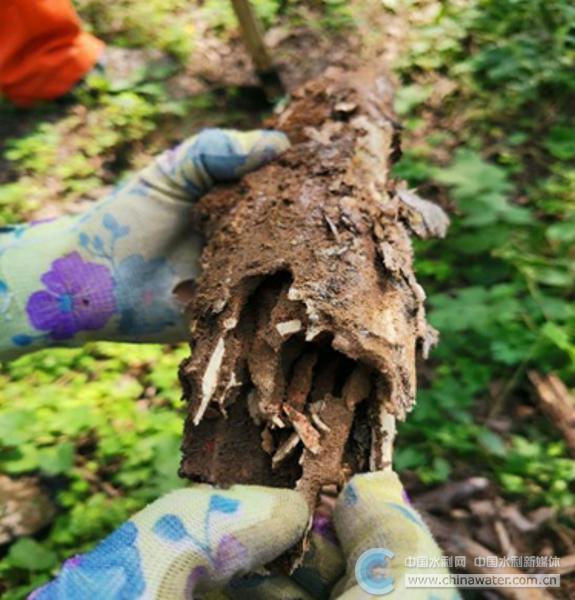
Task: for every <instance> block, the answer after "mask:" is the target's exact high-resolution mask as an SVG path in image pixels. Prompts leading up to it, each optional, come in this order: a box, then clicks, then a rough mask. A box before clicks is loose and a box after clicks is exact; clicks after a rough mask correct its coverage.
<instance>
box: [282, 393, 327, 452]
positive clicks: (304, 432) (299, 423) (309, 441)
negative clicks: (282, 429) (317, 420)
mask: <svg viewBox="0 0 575 600" xmlns="http://www.w3.org/2000/svg"><path fill="white" fill-rule="evenodd" d="M283 410H284V412H285V414H286V415H287V418H288V419H289V420H290V423H291V424H292V425H293V428H294V429H295V430H296V433H297V435H298V436H299V437H300V439H301V441H302V442H303V444H304V446H305V447H306V448H307V449H308V450H309V451H310V452H311V453H312V454H317V453H318V452H319V450H320V447H321V443H320V434H319V432H318V431H317V430H316V429H314V427H312V425H311V423H310V422H309V421H308V419H307V417H306V416H305V415H303V414H302V413H300V412H299V411H298V410H296V409H295V408H293V407H292V406H290V405H289V404H284V405H283Z"/></svg>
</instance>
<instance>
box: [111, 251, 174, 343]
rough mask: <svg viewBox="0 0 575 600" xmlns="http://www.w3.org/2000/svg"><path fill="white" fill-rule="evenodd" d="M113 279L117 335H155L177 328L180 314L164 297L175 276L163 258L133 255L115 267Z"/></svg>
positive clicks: (172, 285) (168, 292)
mask: <svg viewBox="0 0 575 600" xmlns="http://www.w3.org/2000/svg"><path fill="white" fill-rule="evenodd" d="M115 278H116V281H117V289H116V298H117V301H118V306H119V310H120V315H121V317H120V324H119V331H120V332H121V333H126V334H135V333H137V334H145V333H156V332H158V331H162V330H163V329H165V328H167V327H174V326H177V325H179V323H180V321H181V319H182V317H181V315H180V312H179V311H178V310H177V308H176V306H175V305H174V304H173V303H172V299H171V297H169V298H166V294H170V292H171V290H172V289H173V287H174V285H175V281H176V277H175V274H174V272H173V270H172V268H171V267H170V265H169V264H168V262H167V261H166V260H165V259H163V258H155V259H152V260H146V259H145V258H144V257H143V256H142V255H141V254H133V255H132V256H128V257H127V258H125V259H124V260H123V261H122V262H121V263H120V264H119V265H118V267H117V269H116V272H115ZM134 295H136V297H135V298H134Z"/></svg>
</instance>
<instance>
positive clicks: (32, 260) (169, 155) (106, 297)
mask: <svg viewBox="0 0 575 600" xmlns="http://www.w3.org/2000/svg"><path fill="white" fill-rule="evenodd" d="M288 146H289V142H288V140H287V138H286V137H285V136H284V135H283V134H282V133H279V132H275V131H266V130H259V131H251V132H246V133H242V132H237V131H232V130H219V129H206V130H204V131H203V132H201V133H200V134H199V135H197V136H195V137H192V138H190V139H189V140H187V141H185V142H183V143H182V144H181V145H179V146H178V147H177V148H175V149H172V150H168V151H167V152H164V153H163V154H161V155H160V156H159V157H157V158H156V159H155V160H154V161H153V163H152V164H151V165H150V166H149V167H148V168H146V169H144V170H143V171H141V172H140V173H139V174H137V175H136V176H134V177H133V178H132V179H130V180H129V181H128V182H127V183H126V184H125V185H123V186H120V187H118V188H117V189H116V190H115V191H114V192H113V193H112V194H111V195H110V196H108V197H106V198H104V199H102V200H101V201H99V202H97V203H96V204H95V205H94V206H93V207H91V208H90V209H89V210H88V211H87V212H85V213H84V214H81V215H79V216H74V217H63V218H59V219H56V220H53V221H49V222H41V223H36V224H30V225H22V226H16V227H8V228H2V229H0V360H3V359H8V358H14V357H15V356H18V355H20V354H23V353H24V352H29V351H31V350H33V349H37V348H41V347H43V346H56V345H79V344H82V343H84V342H85V341H88V340H114V341H135V342H145V341H151V342H171V341H180V340H183V339H185V338H186V332H185V328H184V321H183V318H182V307H181V306H180V305H179V304H178V302H177V300H176V298H175V296H174V295H173V294H172V293H171V292H172V290H173V289H174V288H175V287H176V286H177V285H178V283H180V282H182V281H186V280H189V279H193V278H194V277H196V276H197V274H198V272H199V262H198V261H199V257H200V252H201V247H202V240H201V237H200V236H199V235H198V234H197V233H196V234H195V233H194V232H193V230H192V226H191V218H190V205H191V203H193V202H195V201H196V200H197V199H198V198H200V197H201V196H202V195H203V194H205V193H206V192H207V191H208V190H209V189H210V188H211V187H212V186H213V185H214V184H215V183H218V182H225V181H232V180H235V179H238V178H239V177H241V176H242V175H243V174H244V173H246V172H247V171H249V170H252V169H256V168H258V167H259V166H261V165H263V164H264V163H266V162H268V161H269V160H271V159H272V158H274V157H276V156H277V155H278V154H279V153H281V152H282V151H283V150H285V149H286V148H287V147H288Z"/></svg>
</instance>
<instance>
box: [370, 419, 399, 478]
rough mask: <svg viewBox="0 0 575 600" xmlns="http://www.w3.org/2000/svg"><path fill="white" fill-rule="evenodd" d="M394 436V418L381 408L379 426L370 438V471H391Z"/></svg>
mask: <svg viewBox="0 0 575 600" xmlns="http://www.w3.org/2000/svg"><path fill="white" fill-rule="evenodd" d="M395 434H396V423H395V417H394V416H393V415H390V414H389V413H388V412H387V411H386V410H385V408H382V409H381V411H380V415H379V425H378V426H377V428H376V431H375V432H374V435H373V437H372V440H373V446H372V450H371V454H370V458H371V459H372V462H371V464H370V469H371V470H372V471H391V470H392V469H393V442H394V440H395Z"/></svg>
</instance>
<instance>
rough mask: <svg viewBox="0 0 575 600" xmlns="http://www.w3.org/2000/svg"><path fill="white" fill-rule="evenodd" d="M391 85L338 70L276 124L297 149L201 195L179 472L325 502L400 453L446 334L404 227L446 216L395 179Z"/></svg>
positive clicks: (423, 227)
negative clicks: (436, 324) (423, 363)
mask: <svg viewBox="0 0 575 600" xmlns="http://www.w3.org/2000/svg"><path fill="white" fill-rule="evenodd" d="M391 99H392V87H391V85H390V83H389V80H388V79H387V78H386V77H385V76H384V75H381V74H379V73H377V72H374V71H373V70H371V69H364V70H362V71H357V72H345V71H343V70H339V69H330V70H328V71H327V72H326V73H325V74H324V75H323V76H322V77H320V78H319V79H317V80H314V81H312V82H310V83H308V84H307V85H306V86H305V87H304V88H303V89H301V90H300V91H299V92H297V93H296V94H295V95H294V97H293V99H292V102H291V104H290V105H289V107H288V108H287V109H286V110H285V111H284V112H283V113H282V114H280V115H279V116H278V117H277V118H276V119H275V120H274V121H273V122H272V123H270V125H271V126H273V127H276V128H278V129H281V130H283V131H285V132H286V133H287V134H288V136H289V138H290V140H291V142H292V148H291V149H290V150H288V151H287V152H286V153H285V154H284V155H283V156H281V157H280V158H279V159H278V160H276V161H275V162H273V163H271V164H269V165H268V166H266V167H265V168H263V169H261V170H259V171H257V172H255V173H252V174H250V175H248V176H247V177H245V178H244V179H243V180H242V182H240V183H239V184H237V185H233V186H230V187H227V188H220V189H219V190H216V191H214V192H212V193H210V194H208V195H207V196H206V197H205V198H204V199H203V200H202V202H201V203H200V204H199V205H198V215H197V218H198V221H199V223H200V225H201V227H202V228H203V231H204V232H205V235H206V239H207V243H206V247H205V250H204V254H203V258H202V263H203V264H202V267H203V271H202V273H203V274H202V275H201V277H200V278H199V280H198V281H197V285H196V289H195V293H194V296H193V299H192V301H191V304H190V306H189V316H190V322H191V341H192V346H193V354H192V356H191V358H190V359H188V360H187V361H185V362H184V364H183V365H182V367H181V372H180V375H181V380H182V383H183V386H184V391H185V396H186V397H187V399H188V409H189V414H188V418H187V422H186V427H185V439H184V442H183V459H182V465H181V474H182V475H183V476H185V477H188V478H190V479H192V480H196V481H207V482H211V483H216V484H220V485H224V486H225V485H229V484H232V483H257V484H265V485H275V486H283V487H296V488H298V489H300V490H301V491H302V492H303V493H304V494H305V495H306V498H307V500H308V501H309V503H310V505H311V506H315V503H316V501H317V496H318V492H319V490H320V489H321V488H322V486H329V485H332V486H333V485H334V484H335V485H337V486H338V487H339V486H341V485H342V484H343V483H344V482H345V481H346V479H347V478H348V477H349V476H350V475H351V474H353V473H355V472H358V471H367V470H370V469H372V470H373V469H381V468H384V467H386V466H388V465H389V462H390V454H391V442H392V439H393V435H394V418H399V419H403V418H405V415H406V413H407V412H408V411H410V410H411V408H412V407H413V404H414V401H415V358H416V352H417V351H418V350H421V351H422V352H423V354H424V355H426V354H427V352H428V350H429V347H430V346H431V345H432V344H433V343H434V341H435V337H436V336H435V332H434V331H433V330H432V329H431V328H430V327H429V326H428V325H427V323H426V320H425V312H424V306H423V304H424V299H425V294H424V292H423V290H422V289H421V287H420V286H419V285H418V283H417V281H416V279H415V276H414V273H413V268H412V248H411V243H410V237H409V234H410V232H415V233H416V234H418V235H422V236H428V235H444V233H445V229H446V227H447V223H448V221H447V218H446V216H445V214H444V213H443V212H442V211H441V209H439V208H438V207H436V206H435V205H433V204H431V203H429V202H427V201H425V200H422V199H421V198H418V197H417V196H416V195H415V194H414V193H412V192H410V191H409V190H407V189H406V187H405V185H404V184H400V183H398V182H394V181H392V179H391V178H390V174H389V170H390V166H391V164H392V161H393V160H394V159H395V158H396V157H397V156H398V154H399V135H398V133H399V130H398V126H397V125H396V123H395V121H394V117H393V113H392V109H391Z"/></svg>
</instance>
